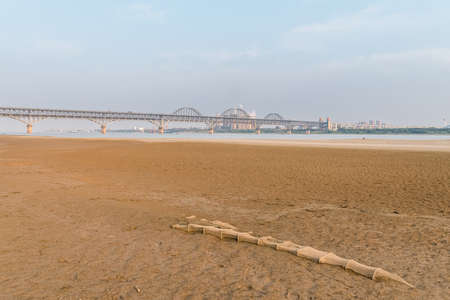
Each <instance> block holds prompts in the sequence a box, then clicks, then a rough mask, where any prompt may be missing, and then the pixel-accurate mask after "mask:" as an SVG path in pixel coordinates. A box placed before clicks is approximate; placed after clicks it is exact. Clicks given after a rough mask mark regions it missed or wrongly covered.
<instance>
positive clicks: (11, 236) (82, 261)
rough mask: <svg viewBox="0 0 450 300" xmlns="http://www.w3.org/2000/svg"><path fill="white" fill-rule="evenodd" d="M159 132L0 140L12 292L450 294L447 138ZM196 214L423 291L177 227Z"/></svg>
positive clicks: (4, 272)
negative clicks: (213, 136) (253, 137)
mask: <svg viewBox="0 0 450 300" xmlns="http://www.w3.org/2000/svg"><path fill="white" fill-rule="evenodd" d="M147 141H148V140H147ZM147 141H138V140H93V139H89V140H87V139H85V140H83V139H56V138H30V137H6V136H3V137H0V178H1V180H0V237H1V239H0V299H1V298H2V297H5V296H6V297H22V298H24V299H28V298H29V297H35V298H38V299H40V298H46V299H58V297H63V298H64V297H66V298H69V297H72V299H79V298H81V299H95V298H96V297H98V298H99V299H120V297H122V298H124V299H171V298H175V299H184V298H186V299H217V298H223V299H230V298H237V299H239V298H243V299H247V298H255V297H261V298H265V299H311V298H312V299H328V298H331V299H350V298H354V297H358V298H360V299H378V298H383V299H445V298H446V297H447V298H448V294H447V293H448V287H449V283H448V277H449V272H448V270H449V257H448V251H449V244H448V239H449V238H448V237H449V231H450V230H449V229H450V226H449V225H450V219H449V213H450V211H449V206H450V205H449V202H450V189H449V182H450V153H449V152H450V151H449V148H450V146H449V142H448V141H435V142H428V141H421V142H408V141H380V140H377V141H338V142H333V141H318V142H314V141H301V142H284V141H278V142H273V141H272V142H269V141H220V142H219V141H215V142H211V141H203V142H201V141H180V140H176V141H174V140H170V139H165V140H159V141H153V142H147ZM342 144H343V145H342ZM361 145H362V146H361ZM374 145H375V146H374ZM410 150H413V151H410ZM188 215H197V216H200V217H206V218H208V219H218V220H222V221H225V222H229V223H231V224H234V225H236V226H237V227H239V228H240V229H241V230H247V231H253V232H254V233H255V234H258V235H272V236H274V237H277V238H280V239H283V240H292V241H294V242H296V243H299V244H303V245H309V246H312V247H315V248H317V249H321V250H325V251H332V252H334V253H336V254H338V255H340V256H343V257H349V258H353V259H356V260H358V261H360V262H362V263H365V264H368V265H374V266H379V267H382V268H384V269H386V270H389V271H392V272H394V273H397V274H399V275H400V276H402V277H403V278H404V279H405V280H407V281H408V282H410V283H412V284H414V285H415V286H416V287H417V288H416V289H409V288H408V287H406V286H404V285H401V284H398V283H395V282H374V281H371V280H369V279H366V278H364V277H361V276H358V275H355V274H353V273H351V272H348V271H345V270H342V269H340V268H337V267H332V266H327V265H319V264H315V263H313V262H310V261H308V260H305V259H302V258H298V257H295V256H292V255H290V254H288V253H281V252H277V251H273V250H271V249H268V248H263V247H256V246H253V245H250V244H245V243H239V244H237V243H235V242H231V241H220V240H218V239H216V238H214V237H211V236H202V235H189V234H186V233H183V232H179V231H175V230H172V229H170V227H169V226H170V225H171V224H173V223H176V222H178V221H179V220H181V219H182V218H184V217H185V216H188ZM6 299H8V298H6Z"/></svg>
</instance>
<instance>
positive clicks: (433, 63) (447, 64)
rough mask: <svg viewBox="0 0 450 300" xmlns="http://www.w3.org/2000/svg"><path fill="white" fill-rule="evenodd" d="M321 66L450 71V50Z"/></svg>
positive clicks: (418, 51)
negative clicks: (411, 67) (418, 67)
mask: <svg viewBox="0 0 450 300" xmlns="http://www.w3.org/2000/svg"><path fill="white" fill-rule="evenodd" d="M321 66H322V68H325V69H352V68H355V67H372V68H373V69H380V68H383V69H393V68H395V67H398V66H421V68H422V70H424V71H425V70H427V69H430V68H434V67H437V68H439V69H449V70H450V48H429V49H415V50H407V51H401V52H384V53H375V54H370V55H364V56H357V57H353V58H350V59H345V60H340V61H331V62H327V63H324V64H322V65H321Z"/></svg>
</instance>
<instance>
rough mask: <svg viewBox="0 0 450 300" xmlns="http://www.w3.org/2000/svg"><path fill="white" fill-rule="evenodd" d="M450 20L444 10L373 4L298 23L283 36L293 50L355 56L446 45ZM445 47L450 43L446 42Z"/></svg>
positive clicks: (285, 43)
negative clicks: (336, 14) (314, 21)
mask: <svg viewBox="0 0 450 300" xmlns="http://www.w3.org/2000/svg"><path fill="white" fill-rule="evenodd" d="M449 23H450V22H449V21H448V18H447V17H446V16H445V15H444V14H443V13H442V12H433V13H430V11H419V10H414V9H403V10H397V11H393V10H390V9H389V8H388V7H382V6H370V7H367V8H365V9H363V10H360V11H357V12H355V13H353V14H348V15H345V16H342V17H337V18H332V19H328V20H324V21H322V22H316V23H311V24H302V25H299V26H295V27H294V28H292V29H291V30H289V31H288V32H286V33H285V34H284V35H283V37H282V45H283V46H284V47H285V48H287V49H289V50H294V51H302V52H310V53H331V54H332V55H345V54H350V55H353V54H355V53H358V52H361V51H363V52H366V53H367V52H378V51H380V50H381V51H391V50H394V49H397V50H399V49H407V48H418V47H430V46H431V45H433V44H438V45H440V46H442V45H443V43H444V42H443V36H445V35H446V34H448V33H450V32H449V29H448V28H449V27H450V24H449ZM444 46H445V47H447V46H450V45H444Z"/></svg>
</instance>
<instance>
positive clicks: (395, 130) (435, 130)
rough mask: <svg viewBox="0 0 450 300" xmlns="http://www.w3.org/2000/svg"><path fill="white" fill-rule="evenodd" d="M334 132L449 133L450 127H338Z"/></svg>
mask: <svg viewBox="0 0 450 300" xmlns="http://www.w3.org/2000/svg"><path fill="white" fill-rule="evenodd" d="M335 133H338V134H339V133H342V134H436V135H446V134H450V128H435V127H431V128H382V129H350V128H339V130H338V131H336V132H335Z"/></svg>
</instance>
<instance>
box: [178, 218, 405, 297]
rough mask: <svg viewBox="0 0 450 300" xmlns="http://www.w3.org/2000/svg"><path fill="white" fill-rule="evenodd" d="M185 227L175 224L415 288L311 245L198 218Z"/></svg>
mask: <svg viewBox="0 0 450 300" xmlns="http://www.w3.org/2000/svg"><path fill="white" fill-rule="evenodd" d="M186 219H187V222H186V223H185V224H174V225H172V228H173V229H178V230H182V231H185V232H189V233H202V234H209V235H213V236H215V237H218V238H220V239H221V240H223V239H232V240H236V241H237V242H246V243H250V244H255V245H258V246H264V247H269V248H273V249H275V250H278V251H285V252H288V253H291V254H293V255H296V256H300V257H303V258H306V259H309V260H311V261H314V262H316V263H320V264H328V265H333V266H340V267H342V268H344V269H345V270H351V271H353V272H355V273H356V274H359V275H362V276H364V277H367V278H370V279H372V280H376V281H381V280H393V281H397V282H400V283H403V284H406V285H407V286H409V287H411V288H414V286H413V285H412V284H410V283H408V282H406V281H405V280H404V279H403V278H401V277H400V276H398V275H397V274H393V273H391V272H388V271H386V270H383V269H382V268H377V267H371V266H367V265H364V264H361V263H359V262H357V261H355V260H353V259H347V258H342V257H339V256H337V255H336V254H334V253H332V252H326V251H320V250H317V249H314V248H312V247H309V246H301V245H298V244H295V243H293V242H291V241H282V240H278V239H275V238H273V237H271V236H262V237H256V236H253V235H252V234H251V233H249V232H240V231H237V228H236V227H234V226H232V225H230V224H228V223H224V222H221V221H208V220H206V219H201V220H199V222H197V223H198V224H196V223H191V221H192V220H194V219H195V216H191V217H187V218H186Z"/></svg>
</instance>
